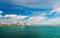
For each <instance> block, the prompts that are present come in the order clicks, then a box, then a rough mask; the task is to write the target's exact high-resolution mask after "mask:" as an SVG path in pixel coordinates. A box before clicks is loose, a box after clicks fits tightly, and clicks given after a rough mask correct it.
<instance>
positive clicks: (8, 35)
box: [0, 26, 60, 38]
mask: <svg viewBox="0 0 60 38" xmlns="http://www.w3.org/2000/svg"><path fill="white" fill-rule="evenodd" d="M0 38H60V27H46V26H43V27H42V26H9V27H0Z"/></svg>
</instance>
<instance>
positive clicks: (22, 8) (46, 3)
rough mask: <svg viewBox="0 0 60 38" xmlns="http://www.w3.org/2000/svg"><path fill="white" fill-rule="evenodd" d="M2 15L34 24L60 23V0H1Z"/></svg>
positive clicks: (0, 11)
mask: <svg viewBox="0 0 60 38" xmlns="http://www.w3.org/2000/svg"><path fill="white" fill-rule="evenodd" d="M1 17H12V18H15V20H17V19H24V20H25V21H27V22H28V23H33V24H59V23H60V0H0V19H1ZM2 20H3V19H2Z"/></svg>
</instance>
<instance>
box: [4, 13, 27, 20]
mask: <svg viewBox="0 0 60 38" xmlns="http://www.w3.org/2000/svg"><path fill="white" fill-rule="evenodd" d="M4 17H12V18H16V19H24V18H27V17H28V16H22V15H15V14H7V15H5V16H4Z"/></svg>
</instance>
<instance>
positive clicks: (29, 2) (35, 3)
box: [11, 0, 59, 8]
mask: <svg viewBox="0 0 60 38" xmlns="http://www.w3.org/2000/svg"><path fill="white" fill-rule="evenodd" d="M57 1H59V0H11V3H12V4H15V5H22V6H25V7H29V8H52V7H53V6H54V5H55V3H56V2H57Z"/></svg>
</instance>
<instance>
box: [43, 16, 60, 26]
mask: <svg viewBox="0 0 60 38" xmlns="http://www.w3.org/2000/svg"><path fill="white" fill-rule="evenodd" d="M44 24H50V25H52V24H60V17H55V18H51V19H48V20H46V21H45V23H44Z"/></svg>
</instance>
